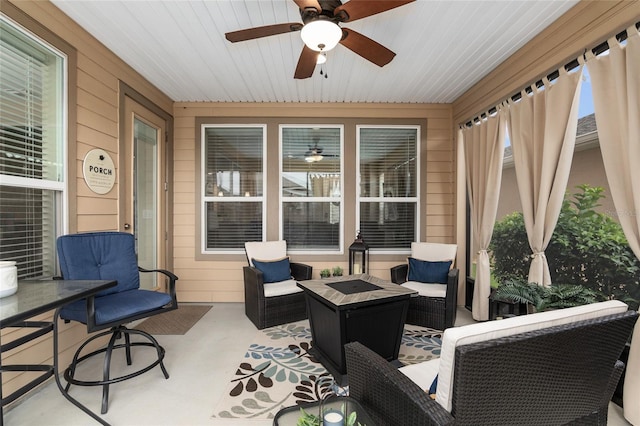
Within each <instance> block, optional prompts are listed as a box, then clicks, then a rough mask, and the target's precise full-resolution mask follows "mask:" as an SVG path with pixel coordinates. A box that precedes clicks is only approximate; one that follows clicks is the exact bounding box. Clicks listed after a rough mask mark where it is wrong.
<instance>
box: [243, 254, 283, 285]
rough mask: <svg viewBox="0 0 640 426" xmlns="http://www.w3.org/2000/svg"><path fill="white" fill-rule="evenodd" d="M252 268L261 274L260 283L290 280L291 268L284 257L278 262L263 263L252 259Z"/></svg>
mask: <svg viewBox="0 0 640 426" xmlns="http://www.w3.org/2000/svg"><path fill="white" fill-rule="evenodd" d="M252 261H253V266H255V267H256V268H257V269H258V270H259V271H260V272H262V282H264V283H265V284H266V283H277V282H280V281H286V280H290V279H291V266H290V265H289V258H288V257H285V258H284V259H280V260H273V261H263V260H256V259H252Z"/></svg>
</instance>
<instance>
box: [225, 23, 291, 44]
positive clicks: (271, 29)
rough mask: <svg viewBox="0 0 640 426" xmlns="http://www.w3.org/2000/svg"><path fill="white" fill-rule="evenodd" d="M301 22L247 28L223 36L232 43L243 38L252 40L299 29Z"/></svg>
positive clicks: (243, 39)
mask: <svg viewBox="0 0 640 426" xmlns="http://www.w3.org/2000/svg"><path fill="white" fill-rule="evenodd" d="M301 29H302V24H301V23H298V22H289V23H288V24H275V25H265V26H263V27H255V28H247V29H246V30H238V31H231V32H230V33H226V34H225V35H224V36H225V37H226V38H227V40H229V41H230V42H232V43H236V42H238V41H245V40H253V39H256V38H261V37H268V36H272V35H277V34H284V33H290V32H293V31H300V30H301Z"/></svg>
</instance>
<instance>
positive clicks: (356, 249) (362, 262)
mask: <svg viewBox="0 0 640 426" xmlns="http://www.w3.org/2000/svg"><path fill="white" fill-rule="evenodd" d="M368 268H369V246H368V245H367V243H365V242H364V240H363V239H362V236H361V235H360V231H358V236H357V237H356V240H355V241H354V242H353V244H351V245H350V246H349V275H353V274H366V273H367V272H368Z"/></svg>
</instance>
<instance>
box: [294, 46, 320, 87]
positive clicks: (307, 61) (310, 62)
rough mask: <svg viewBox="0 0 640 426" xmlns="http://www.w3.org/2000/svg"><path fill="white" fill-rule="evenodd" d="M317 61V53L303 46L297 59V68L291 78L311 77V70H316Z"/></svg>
mask: <svg viewBox="0 0 640 426" xmlns="http://www.w3.org/2000/svg"><path fill="white" fill-rule="evenodd" d="M317 61H318V52H316V51H314V50H311V49H309V48H308V47H307V46H304V47H303V48H302V53H300V59H298V66H297V67H296V73H295V74H294V75H293V78H298V79H304V78H309V77H311V76H312V75H313V70H314V69H315V68H316V63H317Z"/></svg>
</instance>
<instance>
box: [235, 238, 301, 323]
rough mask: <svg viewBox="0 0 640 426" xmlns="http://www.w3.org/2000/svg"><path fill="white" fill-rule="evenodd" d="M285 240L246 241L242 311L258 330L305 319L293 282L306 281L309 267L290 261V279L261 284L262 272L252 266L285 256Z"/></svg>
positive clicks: (298, 294)
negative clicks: (257, 261) (255, 261)
mask: <svg viewBox="0 0 640 426" xmlns="http://www.w3.org/2000/svg"><path fill="white" fill-rule="evenodd" d="M286 251H287V243H286V241H267V242H247V243H245V252H246V255H247V261H248V262H249V266H245V267H243V274H244V309H245V314H246V315H247V317H248V318H249V319H250V320H251V322H253V323H254V324H255V326H256V327H257V328H258V329H259V330H262V329H263V328H267V327H273V326H275V325H280V324H286V323H289V322H295V321H300V320H303V319H305V318H307V305H306V301H305V297H304V293H303V291H302V289H300V288H299V287H297V286H296V280H298V281H301V280H309V279H311V274H312V272H313V270H312V267H311V266H309V265H305V264H302V263H294V262H291V263H290V264H289V265H290V268H291V276H292V277H293V279H291V280H287V281H284V282H281V283H267V284H266V285H267V286H268V287H267V292H266V294H265V282H264V279H263V273H262V272H261V271H260V270H259V269H258V268H256V267H255V266H254V264H253V260H254V259H255V260H276V259H282V258H284V257H286Z"/></svg>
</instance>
